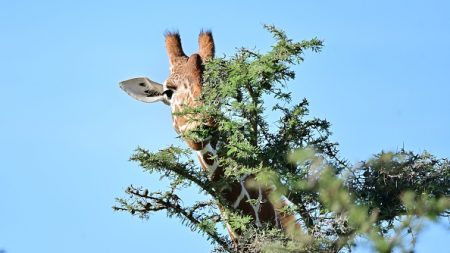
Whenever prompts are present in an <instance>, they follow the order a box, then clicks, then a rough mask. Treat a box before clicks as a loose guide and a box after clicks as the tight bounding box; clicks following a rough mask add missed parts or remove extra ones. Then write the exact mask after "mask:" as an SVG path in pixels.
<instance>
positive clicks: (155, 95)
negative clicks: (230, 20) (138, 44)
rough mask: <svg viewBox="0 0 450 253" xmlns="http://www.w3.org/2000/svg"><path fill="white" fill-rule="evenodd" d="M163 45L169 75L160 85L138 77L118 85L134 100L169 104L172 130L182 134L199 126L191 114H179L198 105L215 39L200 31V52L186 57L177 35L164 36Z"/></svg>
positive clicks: (209, 34)
mask: <svg viewBox="0 0 450 253" xmlns="http://www.w3.org/2000/svg"><path fill="white" fill-rule="evenodd" d="M165 43H166V50H167V55H168V57H169V64H170V74H169V76H168V78H167V79H166V80H165V81H164V82H163V84H159V83H157V82H154V81H151V80H150V79H148V78H146V77H138V78H133V79H130V80H126V81H123V82H121V83H120V87H121V88H122V89H123V90H125V91H126V92H127V93H128V94H129V95H130V96H132V97H134V98H135V99H137V100H140V101H143V102H147V103H152V102H157V101H162V102H164V103H165V104H167V105H170V107H171V111H172V119H173V125H174V128H175V130H176V131H177V132H178V133H179V134H183V133H185V132H186V131H189V130H192V129H193V128H195V127H197V126H198V125H199V124H202V122H195V120H194V121H193V120H192V115H191V116H190V117H189V116H186V115H183V114H179V113H180V112H182V111H183V108H187V107H190V108H193V107H195V106H198V105H200V101H199V98H200V95H201V92H202V72H203V64H204V62H205V61H207V60H209V59H211V58H213V57H214V40H213V37H212V34H211V32H209V31H207V32H204V31H202V32H200V35H199V38H198V43H199V50H198V52H197V53H194V54H192V55H191V56H189V57H188V56H186V55H185V54H184V52H183V48H182V46H181V39H180V35H179V34H178V33H167V34H166V35H165Z"/></svg>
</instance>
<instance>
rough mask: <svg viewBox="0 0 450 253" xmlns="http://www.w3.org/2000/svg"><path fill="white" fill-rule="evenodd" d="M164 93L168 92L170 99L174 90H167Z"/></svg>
mask: <svg viewBox="0 0 450 253" xmlns="http://www.w3.org/2000/svg"><path fill="white" fill-rule="evenodd" d="M163 94H166V96H167V98H168V99H172V95H173V90H165V91H164V92H163Z"/></svg>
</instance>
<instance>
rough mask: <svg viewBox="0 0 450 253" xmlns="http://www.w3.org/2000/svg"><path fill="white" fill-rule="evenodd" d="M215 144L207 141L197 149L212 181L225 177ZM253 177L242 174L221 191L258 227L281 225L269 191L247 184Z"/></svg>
mask: <svg viewBox="0 0 450 253" xmlns="http://www.w3.org/2000/svg"><path fill="white" fill-rule="evenodd" d="M215 146H216V145H212V144H211V141H207V142H204V144H203V145H202V146H201V149H200V150H196V152H197V156H198V159H199V162H200V165H201V166H202V168H203V170H205V172H206V173H207V174H208V177H209V178H210V180H211V181H218V180H220V179H222V178H223V177H224V171H223V168H222V167H220V166H219V162H218V157H217V151H216V149H215ZM253 179H254V176H253V175H244V176H242V177H241V178H240V179H239V180H237V181H234V182H232V183H231V184H230V185H228V187H227V188H226V189H224V190H222V191H221V192H222V195H223V197H224V198H225V199H226V200H227V201H228V203H230V205H231V206H232V207H233V208H234V209H236V210H239V211H242V213H243V214H244V215H250V216H252V217H253V219H254V221H255V225H256V226H257V227H261V226H262V224H263V223H270V224H271V225H273V226H276V227H280V222H279V217H278V215H277V212H276V211H275V208H274V206H273V205H272V204H271V203H270V201H269V200H268V194H269V192H268V191H267V190H263V189H262V188H261V187H257V188H255V187H252V188H249V187H247V186H246V182H247V181H248V180H253ZM248 200H252V201H248Z"/></svg>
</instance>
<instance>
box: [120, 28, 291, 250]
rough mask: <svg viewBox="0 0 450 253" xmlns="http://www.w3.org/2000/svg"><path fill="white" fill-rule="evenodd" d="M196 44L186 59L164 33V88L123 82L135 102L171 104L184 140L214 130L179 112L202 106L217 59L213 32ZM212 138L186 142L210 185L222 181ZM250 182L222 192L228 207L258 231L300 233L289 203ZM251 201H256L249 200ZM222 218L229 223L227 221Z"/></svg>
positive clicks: (174, 38) (144, 81)
mask: <svg viewBox="0 0 450 253" xmlns="http://www.w3.org/2000/svg"><path fill="white" fill-rule="evenodd" d="M198 44H199V50H198V52H197V53H194V54H192V55H191V56H186V55H185V53H184V52H183V49H182V45H181V39H180V35H179V33H170V32H169V33H166V34H165V46H166V51H167V55H168V58H169V64H170V68H169V69H170V74H169V77H168V78H167V79H166V80H165V81H164V82H163V84H159V83H157V82H154V81H152V80H150V79H148V78H146V77H138V78H133V79H129V80H126V81H123V82H121V83H120V87H121V88H122V89H123V90H124V91H125V92H127V93H128V94H129V95H130V96H132V97H133V98H135V99H137V100H140V101H143V102H147V103H152V102H158V101H160V102H163V103H165V104H167V105H169V106H170V108H171V112H172V122H173V127H174V129H175V131H176V132H177V133H178V134H179V135H181V136H183V134H184V133H186V132H188V131H191V130H194V129H195V128H196V127H198V126H199V125H200V124H204V125H207V126H210V127H214V124H213V123H212V122H211V120H207V122H199V121H196V120H195V119H194V120H192V119H188V118H187V116H186V115H183V114H180V112H181V111H182V110H183V108H184V107H186V106H187V107H190V108H192V107H196V106H200V105H201V101H200V100H199V98H200V96H201V92H202V73H203V66H204V63H205V62H206V61H208V60H209V59H212V58H213V57H214V53H215V45H214V39H213V36H212V33H211V32H210V31H201V32H200V34H199V38H198ZM214 139H215V138H213V136H209V137H207V138H205V139H203V140H201V141H194V140H190V139H188V138H183V140H184V141H185V142H186V143H187V145H188V146H189V148H190V149H192V150H193V151H195V152H196V154H197V157H198V160H199V163H200V165H201V167H202V169H203V170H204V171H205V172H206V173H207V175H208V178H209V179H210V180H212V181H215V180H219V179H221V178H223V177H224V171H223V169H222V168H221V167H220V166H219V163H218V157H217V151H216V147H217V146H216V144H217V143H216V142H215V141H214ZM252 179H254V175H245V176H243V177H241V178H240V180H237V181H235V182H233V183H231V185H229V187H227V188H226V189H225V190H222V191H221V194H222V196H223V197H224V199H225V200H227V201H228V203H229V204H230V206H231V207H233V208H234V209H235V210H237V211H240V212H242V214H244V215H250V216H251V217H252V218H253V221H254V224H255V225H256V226H257V227H261V226H262V225H263V224H269V225H270V226H272V227H277V228H282V229H284V230H286V231H287V230H291V231H292V230H293V229H299V224H298V223H297V222H296V217H295V215H288V214H284V213H282V211H281V209H282V208H283V207H284V206H286V205H290V202H289V200H287V199H286V198H285V197H282V199H281V200H280V201H279V203H272V202H271V201H269V199H268V195H269V194H270V191H271V190H273V189H269V190H267V189H262V188H261V187H258V188H256V189H255V188H254V187H247V185H246V182H247V181H249V180H252ZM250 199H252V200H257V201H247V200H250ZM252 203H253V204H252ZM219 210H220V212H221V214H222V216H225V212H224V208H223V207H221V206H219ZM222 218H225V220H226V217H222ZM225 225H226V227H227V230H228V233H229V235H230V238H231V239H232V241H233V242H234V244H235V245H236V243H237V240H238V236H239V232H238V231H234V230H233V229H232V228H231V226H230V225H229V224H228V223H226V222H225Z"/></svg>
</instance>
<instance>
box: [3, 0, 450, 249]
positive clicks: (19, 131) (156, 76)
mask: <svg viewBox="0 0 450 253" xmlns="http://www.w3.org/2000/svg"><path fill="white" fill-rule="evenodd" d="M211 2H212V1H178V2H173V1H170V2H166V3H161V2H160V3H156V2H152V1H111V0H108V1H56V0H55V1H21V0H15V1H6V0H4V1H0V250H1V249H4V250H6V251H7V252H8V253H29V252H36V253H41V252H42V253H74V252H101V253H103V252H110V253H118V252H209V250H210V249H211V248H212V247H211V246H210V245H209V243H208V242H207V241H206V239H205V238H204V237H202V236H200V235H198V234H196V233H193V232H191V231H190V230H189V229H188V228H186V227H184V226H182V225H181V224H180V222H179V220H176V219H169V218H167V217H166V216H165V214H163V213H161V214H158V215H153V216H152V217H151V218H150V220H148V221H146V220H140V219H138V218H136V217H131V216H130V215H129V214H127V213H114V212H113V211H112V209H111V206H112V205H114V198H115V197H117V196H124V194H123V190H124V188H125V187H126V186H128V185H129V184H131V183H133V184H135V185H143V186H146V187H150V189H154V190H156V189H158V188H160V187H163V186H162V185H161V184H160V182H159V181H158V178H157V177H152V176H149V175H148V174H145V173H143V172H142V171H141V170H140V169H139V168H138V167H137V165H136V164H133V163H130V162H128V157H129V156H130V155H131V154H132V152H133V150H134V149H135V148H136V147H137V146H138V145H139V146H142V147H145V148H148V149H150V150H157V149H159V148H163V147H166V146H167V145H169V144H172V143H178V144H179V143H180V141H179V140H178V139H176V134H175V131H174V130H173V129H172V126H171V120H170V113H169V108H168V107H166V106H164V105H163V104H150V105H149V104H144V103H140V102H138V101H135V100H133V99H131V98H130V97H128V96H127V95H126V94H125V93H124V92H123V91H121V90H120V89H119V87H118V82H119V81H121V80H124V79H127V78H130V77H134V76H142V75H145V76H149V77H150V78H151V79H153V80H155V81H159V82H162V81H164V79H165V78H166V77H167V75H168V60H167V58H166V53H165V48H164V38H163V33H164V31H166V30H173V29H177V30H179V31H180V33H181V36H182V40H183V45H184V49H185V52H186V53H192V52H194V51H196V49H197V44H196V42H197V35H198V32H199V31H200V29H202V28H207V29H212V31H213V33H214V37H215V41H216V52H217V55H219V56H221V55H224V54H227V55H230V54H231V53H232V52H234V49H235V48H237V47H241V46H246V47H251V48H253V47H257V48H259V49H261V50H262V51H264V50H266V49H268V48H269V46H270V45H271V43H272V38H271V36H270V35H269V34H268V33H267V32H266V31H265V30H263V29H262V24H264V23H266V24H275V25H276V26H278V27H279V28H282V29H284V30H285V31H286V32H287V33H288V35H289V36H290V37H291V38H293V39H294V40H302V39H309V38H312V37H314V36H317V37H318V38H320V39H323V40H324V42H325V45H326V46H325V48H324V50H323V52H322V53H320V54H312V53H309V54H307V55H306V57H305V58H306V60H305V62H304V63H303V64H302V65H301V66H299V67H296V71H297V79H296V80H295V81H294V82H292V83H291V86H290V89H291V91H292V92H293V94H294V99H295V100H300V99H301V98H303V97H307V98H308V99H309V100H310V102H311V107H310V109H311V114H312V115H314V116H318V117H323V118H326V119H328V120H329V121H331V123H332V124H333V126H332V130H333V132H334V136H333V139H334V140H336V141H338V142H339V143H340V144H341V146H340V148H341V151H342V156H343V157H346V158H348V159H349V160H350V161H352V162H357V161H359V160H362V159H367V158H368V157H369V156H370V155H371V154H374V153H377V152H379V151H381V150H398V149H399V148H401V147H402V146H404V147H405V148H407V149H412V150H414V151H416V152H422V151H424V150H428V151H430V152H431V153H433V154H436V155H437V156H439V157H450V145H449V141H450V114H449V110H450V99H449V96H450V88H449V86H450V4H449V2H448V1H445V0H442V1H434V0H428V1H414V0H408V1H407V0H404V1H402V0H399V1H384V0H383V1H381V0H378V1H370V2H371V3H369V1H319V2H317V1H217V3H211ZM195 194H196V192H195V191H194V192H193V193H192V197H193V198H194V197H195V196H194V195H195ZM446 222H447V224H445V226H446V227H448V221H446ZM445 226H444V225H431V226H428V228H427V229H426V231H425V233H424V234H423V235H422V237H419V241H418V245H417V249H418V250H417V252H419V253H420V252H423V253H424V252H449V251H448V249H449V248H450V231H449V230H448V229H445ZM365 250H367V249H365ZM365 250H364V249H360V252H363V251H365Z"/></svg>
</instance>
